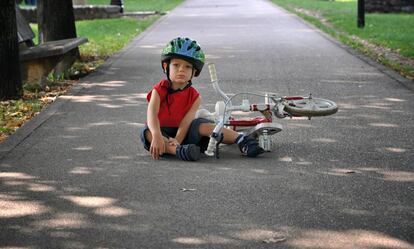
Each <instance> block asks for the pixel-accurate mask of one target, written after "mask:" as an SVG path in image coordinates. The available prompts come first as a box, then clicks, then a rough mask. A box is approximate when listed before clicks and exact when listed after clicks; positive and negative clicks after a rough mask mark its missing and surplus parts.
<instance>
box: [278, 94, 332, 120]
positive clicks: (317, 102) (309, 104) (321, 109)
mask: <svg viewBox="0 0 414 249" xmlns="http://www.w3.org/2000/svg"><path fill="white" fill-rule="evenodd" d="M285 110H286V111H287V112H289V113H290V114H292V115H296V116H327V115H332V114H334V113H336V112H337V111H338V106H337V105H336V103H335V102H333V101H331V100H327V99H321V98H304V99H300V100H289V101H288V102H287V104H286V105H285Z"/></svg>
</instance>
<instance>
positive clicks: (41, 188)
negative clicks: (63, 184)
mask: <svg viewBox="0 0 414 249" xmlns="http://www.w3.org/2000/svg"><path fill="white" fill-rule="evenodd" d="M27 190H30V191H32V192H53V191H56V188H55V187H52V186H49V185H46V184H39V183H28V184H27Z"/></svg>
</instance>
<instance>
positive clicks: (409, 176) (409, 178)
mask: <svg viewBox="0 0 414 249" xmlns="http://www.w3.org/2000/svg"><path fill="white" fill-rule="evenodd" d="M378 173H380V174H382V175H383V177H384V180H386V181H396V182H414V172H408V171H385V170H382V171H380V172H378Z"/></svg>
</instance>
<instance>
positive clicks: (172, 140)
mask: <svg viewBox="0 0 414 249" xmlns="http://www.w3.org/2000/svg"><path fill="white" fill-rule="evenodd" d="M168 144H169V145H173V146H178V145H180V143H179V142H178V141H177V139H175V138H172V137H170V138H168Z"/></svg>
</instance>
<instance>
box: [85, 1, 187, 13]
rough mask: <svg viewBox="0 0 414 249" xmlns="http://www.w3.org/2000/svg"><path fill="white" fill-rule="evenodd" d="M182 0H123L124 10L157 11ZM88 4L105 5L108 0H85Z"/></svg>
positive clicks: (165, 9) (168, 8) (167, 8)
mask: <svg viewBox="0 0 414 249" xmlns="http://www.w3.org/2000/svg"><path fill="white" fill-rule="evenodd" d="M181 2H183V0H124V8H125V11H158V12H165V11H168V10H171V9H173V8H174V7H175V6H177V5H178V4H180V3H181ZM87 3H88V4H96V5H107V4H108V3H110V1H109V0H87Z"/></svg>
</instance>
